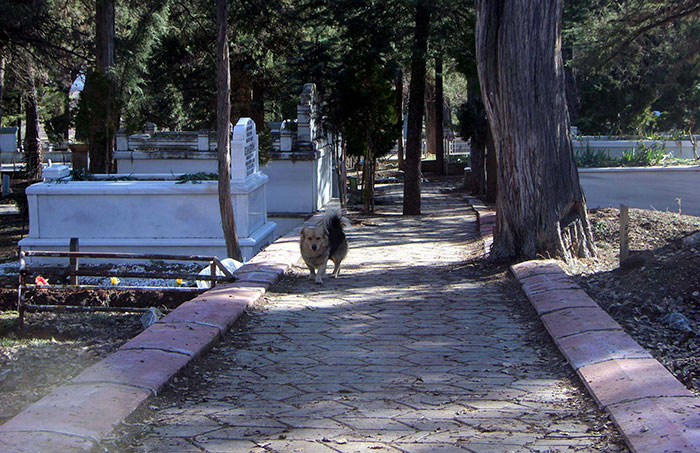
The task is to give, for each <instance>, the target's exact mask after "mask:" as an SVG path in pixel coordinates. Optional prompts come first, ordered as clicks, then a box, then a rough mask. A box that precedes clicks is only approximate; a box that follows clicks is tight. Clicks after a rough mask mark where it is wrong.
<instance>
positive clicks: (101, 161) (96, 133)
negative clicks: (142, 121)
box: [84, 0, 119, 173]
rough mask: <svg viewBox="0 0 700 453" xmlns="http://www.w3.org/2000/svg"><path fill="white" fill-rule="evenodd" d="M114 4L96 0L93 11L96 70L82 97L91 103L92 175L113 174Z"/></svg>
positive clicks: (89, 77)
mask: <svg viewBox="0 0 700 453" xmlns="http://www.w3.org/2000/svg"><path fill="white" fill-rule="evenodd" d="M114 2H115V0H97V4H96V10H95V51H96V52H95V53H96V55H95V56H96V59H95V70H94V71H93V72H92V73H90V74H88V79H87V80H86V82H85V91H86V92H85V93H84V94H85V95H86V96H88V98H89V99H90V101H89V105H90V125H89V132H88V134H89V138H88V140H89V142H90V143H89V151H88V153H89V156H90V171H91V172H92V173H110V172H111V171H112V150H113V149H114V142H115V137H116V130H117V124H118V122H119V114H118V112H117V111H116V110H117V109H116V102H115V94H116V87H115V84H114V80H113V77H112V74H110V72H109V71H110V69H111V67H112V66H113V65H114V19H115V17H114Z"/></svg>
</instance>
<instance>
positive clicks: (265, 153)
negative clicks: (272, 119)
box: [258, 124, 272, 166]
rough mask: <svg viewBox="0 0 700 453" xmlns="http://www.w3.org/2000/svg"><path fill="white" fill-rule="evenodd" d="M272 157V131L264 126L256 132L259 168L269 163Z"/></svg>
mask: <svg viewBox="0 0 700 453" xmlns="http://www.w3.org/2000/svg"><path fill="white" fill-rule="evenodd" d="M271 155H272V131H271V130H270V126H268V125H267V124H265V127H263V128H262V129H261V130H260V131H259V132H258V162H259V163H260V165H261V166H263V165H267V163H268V162H270V156H271Z"/></svg>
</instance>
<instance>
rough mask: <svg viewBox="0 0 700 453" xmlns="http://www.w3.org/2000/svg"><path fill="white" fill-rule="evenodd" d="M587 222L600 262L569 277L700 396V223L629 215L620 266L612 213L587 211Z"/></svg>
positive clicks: (655, 214) (578, 266)
mask: <svg viewBox="0 0 700 453" xmlns="http://www.w3.org/2000/svg"><path fill="white" fill-rule="evenodd" d="M590 220H591V226H592V230H593V235H594V238H595V240H596V245H597V247H598V254H599V256H598V257H596V258H593V259H590V260H584V261H579V262H577V263H575V264H573V265H572V266H568V268H567V271H568V272H570V273H573V274H574V275H576V277H577V279H578V280H579V282H580V283H581V285H582V286H583V288H584V289H585V290H586V292H588V294H589V295H590V296H591V297H592V298H593V299H595V300H596V302H598V304H599V305H600V306H601V307H602V308H603V309H605V310H606V311H607V312H608V314H610V316H612V317H613V318H614V319H615V320H616V321H617V322H619V323H620V324H621V325H622V326H623V327H624V328H625V330H626V331H627V333H629V334H630V335H631V336H632V337H633V338H634V339H635V340H636V341H637V342H638V343H639V344H641V345H642V346H643V347H645V348H646V349H647V350H649V351H650V352H651V353H652V354H653V355H654V357H655V358H656V359H657V360H659V361H660V362H661V363H663V364H664V365H665V366H666V368H668V369H669V370H670V371H671V372H672V373H673V374H674V375H675V376H676V378H678V380H680V381H681V382H683V383H684V384H685V385H686V386H687V387H688V388H689V389H691V390H692V391H694V392H696V393H700V337H699V336H698V334H699V333H700V324H699V323H700V237H698V238H697V243H693V242H694V241H693V239H694V238H695V236H691V235H692V234H693V233H695V232H697V231H699V230H700V218H698V217H693V216H685V215H680V214H677V213H669V212H659V211H651V210H640V209H630V227H629V244H630V257H629V258H628V259H627V260H626V261H625V262H623V263H622V266H620V264H619V241H620V233H619V231H620V223H619V212H618V210H617V209H613V208H608V209H598V210H591V211H590ZM698 236H700V234H698ZM684 238H686V239H685V240H684Z"/></svg>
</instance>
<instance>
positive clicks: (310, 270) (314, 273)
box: [309, 266, 316, 280]
mask: <svg viewBox="0 0 700 453" xmlns="http://www.w3.org/2000/svg"><path fill="white" fill-rule="evenodd" d="M314 277H316V269H314V268H313V267H312V266H309V280H313V279H314Z"/></svg>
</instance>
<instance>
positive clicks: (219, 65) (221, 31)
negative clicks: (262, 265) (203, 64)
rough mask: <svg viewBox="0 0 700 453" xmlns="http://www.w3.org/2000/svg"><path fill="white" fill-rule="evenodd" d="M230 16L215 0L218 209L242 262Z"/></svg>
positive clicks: (231, 251) (232, 253)
mask: <svg viewBox="0 0 700 453" xmlns="http://www.w3.org/2000/svg"><path fill="white" fill-rule="evenodd" d="M227 19H228V5H227V1H226V0H216V74H217V77H216V127H217V128H216V130H217V135H216V148H217V150H218V154H219V156H218V160H219V185H218V187H219V212H220V213H221V227H222V229H223V233H224V239H225V241H226V253H227V255H228V256H229V257H231V258H233V259H235V260H237V261H243V257H242V256H241V249H240V247H239V245H238V234H237V233H236V221H235V219H234V218H233V204H232V201H231V72H230V68H229V55H228V24H227Z"/></svg>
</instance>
